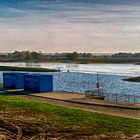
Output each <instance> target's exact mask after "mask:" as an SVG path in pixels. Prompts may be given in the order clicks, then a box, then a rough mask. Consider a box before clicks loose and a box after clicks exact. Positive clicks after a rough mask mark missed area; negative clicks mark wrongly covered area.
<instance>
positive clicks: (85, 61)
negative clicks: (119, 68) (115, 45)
mask: <svg viewBox="0 0 140 140" xmlns="http://www.w3.org/2000/svg"><path fill="white" fill-rule="evenodd" d="M0 62H27V61H19V60H13V59H12V60H11V59H10V60H8V59H7V60H0ZM29 62H30V61H28V63H29ZM34 62H35V63H41V62H43V63H47V62H49V63H76V64H129V63H131V64H136V65H137V64H138V65H139V64H140V58H111V57H97V58H96V57H95V58H77V59H74V60H68V59H64V58H47V59H41V60H32V61H31V63H34Z"/></svg>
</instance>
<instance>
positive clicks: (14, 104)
mask: <svg viewBox="0 0 140 140" xmlns="http://www.w3.org/2000/svg"><path fill="white" fill-rule="evenodd" d="M0 108H1V109H2V108H5V109H6V110H8V108H9V109H10V110H11V109H13V110H14V109H20V110H28V111H29V112H30V113H31V114H35V115H41V116H43V117H42V119H41V120H40V121H39V123H40V124H42V125H44V127H45V126H47V127H53V128H54V127H58V126H59V127H61V126H65V127H66V128H71V129H72V130H74V131H75V132H78V133H80V132H82V133H84V134H95V133H96V134H108V133H114V132H118V131H121V132H123V133H125V134H140V120H135V119H127V118H122V117H114V116H109V115H104V114H99V113H92V112H86V111H81V110H78V109H69V108H65V107H58V106H54V105H49V104H44V103H39V102H37V101H33V100H29V99H20V98H17V97H9V96H0Z"/></svg>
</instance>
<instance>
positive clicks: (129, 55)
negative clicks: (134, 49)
mask: <svg viewBox="0 0 140 140" xmlns="http://www.w3.org/2000/svg"><path fill="white" fill-rule="evenodd" d="M112 57H113V58H140V52H139V53H121V52H120V53H116V54H113V55H112Z"/></svg>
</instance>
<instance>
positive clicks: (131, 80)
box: [124, 76, 140, 82]
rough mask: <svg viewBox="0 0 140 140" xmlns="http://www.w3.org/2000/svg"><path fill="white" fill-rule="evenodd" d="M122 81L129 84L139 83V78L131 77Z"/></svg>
mask: <svg viewBox="0 0 140 140" xmlns="http://www.w3.org/2000/svg"><path fill="white" fill-rule="evenodd" d="M124 80H125V81H129V82H140V76H139V77H132V78H128V79H124Z"/></svg>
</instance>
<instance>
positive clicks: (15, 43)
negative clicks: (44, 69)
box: [0, 0, 140, 53]
mask: <svg viewBox="0 0 140 140" xmlns="http://www.w3.org/2000/svg"><path fill="white" fill-rule="evenodd" d="M14 50H19V51H20V50H36V51H42V52H73V51H78V52H93V53H94V52H107V53H108V52H130V51H131V52H138V51H140V0H0V52H11V51H14Z"/></svg>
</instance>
